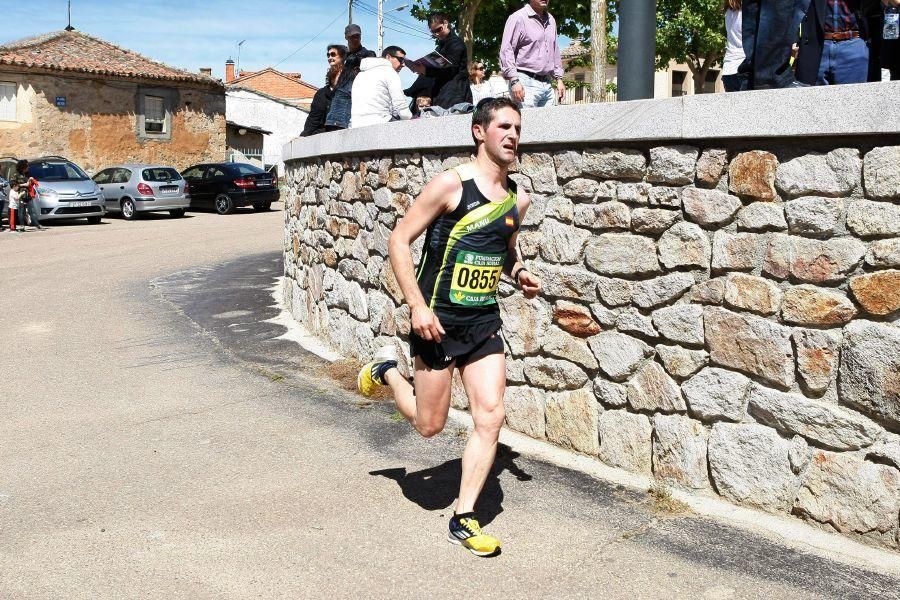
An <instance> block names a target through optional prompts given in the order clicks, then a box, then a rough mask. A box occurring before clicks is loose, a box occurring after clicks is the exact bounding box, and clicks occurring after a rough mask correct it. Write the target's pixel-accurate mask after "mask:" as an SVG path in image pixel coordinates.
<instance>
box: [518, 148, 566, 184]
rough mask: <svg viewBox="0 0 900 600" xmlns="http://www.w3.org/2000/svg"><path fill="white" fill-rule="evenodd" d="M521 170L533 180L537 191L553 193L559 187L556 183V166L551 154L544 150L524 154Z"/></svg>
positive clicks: (532, 182) (520, 162) (520, 164)
mask: <svg viewBox="0 0 900 600" xmlns="http://www.w3.org/2000/svg"><path fill="white" fill-rule="evenodd" d="M519 172H520V173H522V174H523V175H525V176H527V177H528V178H529V179H530V180H531V186H532V189H533V190H534V191H535V192H539V193H550V194H552V193H555V192H556V191H557V190H558V189H559V186H558V185H557V184H556V167H555V166H554V164H553V158H552V157H551V156H550V155H549V154H545V153H543V152H535V153H530V152H528V153H524V154H522V158H521V160H520V161H519Z"/></svg>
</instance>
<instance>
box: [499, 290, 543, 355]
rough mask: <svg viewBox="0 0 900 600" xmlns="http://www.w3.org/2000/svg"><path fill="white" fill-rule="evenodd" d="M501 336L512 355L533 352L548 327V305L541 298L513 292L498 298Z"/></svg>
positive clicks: (537, 347) (535, 350)
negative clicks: (510, 294)
mask: <svg viewBox="0 0 900 600" xmlns="http://www.w3.org/2000/svg"><path fill="white" fill-rule="evenodd" d="M500 314H501V316H502V317H503V337H504V338H506V343H507V344H508V345H509V350H510V352H511V353H512V354H513V355H514V356H525V355H528V354H534V353H536V352H537V351H538V350H540V348H541V341H542V340H543V338H544V335H546V333H547V331H549V329H550V307H549V305H548V304H547V303H546V302H544V301H542V300H538V299H535V300H528V299H527V298H525V297H524V296H522V295H521V294H515V295H513V296H509V297H507V298H503V299H501V300H500Z"/></svg>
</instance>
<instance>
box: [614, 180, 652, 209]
mask: <svg viewBox="0 0 900 600" xmlns="http://www.w3.org/2000/svg"><path fill="white" fill-rule="evenodd" d="M651 189H652V186H651V185H650V184H649V183H620V184H618V185H616V199H617V200H618V201H619V202H629V203H631V204H647V203H648V202H650V190H651Z"/></svg>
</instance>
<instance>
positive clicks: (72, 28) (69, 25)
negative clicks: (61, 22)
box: [66, 0, 75, 31]
mask: <svg viewBox="0 0 900 600" xmlns="http://www.w3.org/2000/svg"><path fill="white" fill-rule="evenodd" d="M68 4H69V24H68V25H66V31H75V28H74V27H72V0H69V2H68Z"/></svg>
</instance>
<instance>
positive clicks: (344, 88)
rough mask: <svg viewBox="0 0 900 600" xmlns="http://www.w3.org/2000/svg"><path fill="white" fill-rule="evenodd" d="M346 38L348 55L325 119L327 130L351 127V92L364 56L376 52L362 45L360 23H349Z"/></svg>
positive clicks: (345, 32)
mask: <svg viewBox="0 0 900 600" xmlns="http://www.w3.org/2000/svg"><path fill="white" fill-rule="evenodd" d="M344 39H346V40H347V56H346V57H344V68H343V70H342V71H341V75H340V77H338V83H337V87H336V88H335V90H334V97H333V98H332V100H331V108H330V109H329V111H328V117H327V118H326V119H325V129H326V130H327V131H337V130H338V129H346V128H348V127H350V111H351V103H352V99H351V94H352V92H353V80H354V79H356V75H357V74H358V73H359V67H360V64H361V63H362V59H364V58H374V57H375V53H374V52H372V51H371V50H369V49H367V48H366V47H365V46H363V45H362V29H360V27H359V25H347V27H345V28H344Z"/></svg>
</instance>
